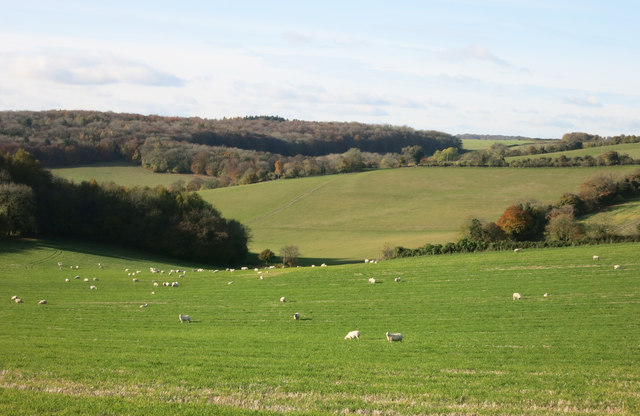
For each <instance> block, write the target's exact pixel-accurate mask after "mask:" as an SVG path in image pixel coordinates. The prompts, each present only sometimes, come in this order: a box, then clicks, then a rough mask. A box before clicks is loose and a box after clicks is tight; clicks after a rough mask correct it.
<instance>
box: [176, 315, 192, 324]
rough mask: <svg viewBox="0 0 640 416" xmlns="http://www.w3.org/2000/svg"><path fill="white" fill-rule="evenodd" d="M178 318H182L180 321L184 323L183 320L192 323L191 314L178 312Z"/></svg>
mask: <svg viewBox="0 0 640 416" xmlns="http://www.w3.org/2000/svg"><path fill="white" fill-rule="evenodd" d="M178 319H180V323H183V322H189V323H191V317H190V316H189V315H183V314H178Z"/></svg>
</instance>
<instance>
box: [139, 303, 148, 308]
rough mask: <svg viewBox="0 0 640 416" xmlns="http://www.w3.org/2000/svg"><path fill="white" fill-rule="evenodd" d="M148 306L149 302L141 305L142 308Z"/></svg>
mask: <svg viewBox="0 0 640 416" xmlns="http://www.w3.org/2000/svg"><path fill="white" fill-rule="evenodd" d="M147 306H149V304H148V303H145V304H144V305H140V307H141V308H146V307H147Z"/></svg>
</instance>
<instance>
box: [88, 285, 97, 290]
mask: <svg viewBox="0 0 640 416" xmlns="http://www.w3.org/2000/svg"><path fill="white" fill-rule="evenodd" d="M89 289H91V290H98V288H97V287H95V286H93V285H91V286H89Z"/></svg>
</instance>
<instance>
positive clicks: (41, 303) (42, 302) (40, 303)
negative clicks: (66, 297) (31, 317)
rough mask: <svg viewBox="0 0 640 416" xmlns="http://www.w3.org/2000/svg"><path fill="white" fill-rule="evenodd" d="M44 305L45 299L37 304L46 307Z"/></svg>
mask: <svg viewBox="0 0 640 416" xmlns="http://www.w3.org/2000/svg"><path fill="white" fill-rule="evenodd" d="M46 304H47V300H46V299H42V300H41V301H39V302H38V305H46Z"/></svg>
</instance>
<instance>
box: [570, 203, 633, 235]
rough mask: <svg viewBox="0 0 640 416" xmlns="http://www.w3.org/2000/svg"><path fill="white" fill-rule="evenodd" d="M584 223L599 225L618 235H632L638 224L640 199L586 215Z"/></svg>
mask: <svg viewBox="0 0 640 416" xmlns="http://www.w3.org/2000/svg"><path fill="white" fill-rule="evenodd" d="M582 222H583V223H584V224H585V225H587V226H588V225H601V226H605V227H606V228H608V229H609V231H610V232H612V233H614V234H618V235H633V234H636V233H637V232H638V226H640V200H635V201H631V202H626V203H624V204H619V205H614V206H612V207H609V208H608V209H606V210H604V211H602V212H598V213H596V214H592V215H589V216H587V217H586V218H585V219H584V220H583V221H582Z"/></svg>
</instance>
